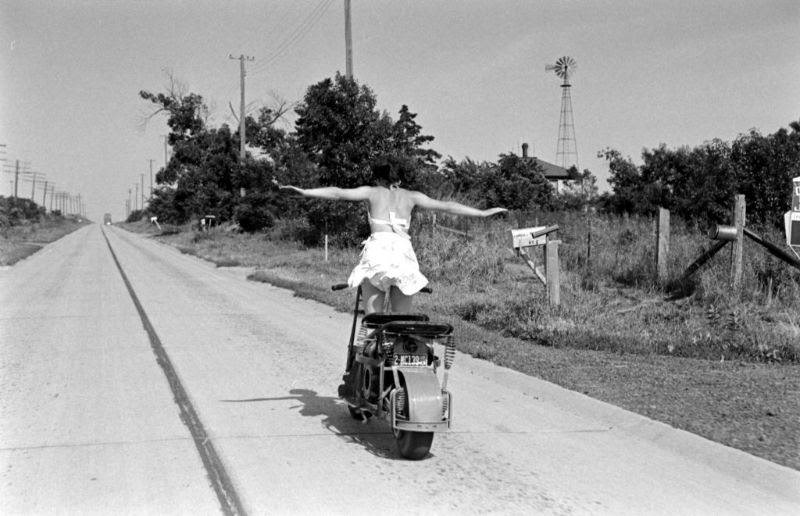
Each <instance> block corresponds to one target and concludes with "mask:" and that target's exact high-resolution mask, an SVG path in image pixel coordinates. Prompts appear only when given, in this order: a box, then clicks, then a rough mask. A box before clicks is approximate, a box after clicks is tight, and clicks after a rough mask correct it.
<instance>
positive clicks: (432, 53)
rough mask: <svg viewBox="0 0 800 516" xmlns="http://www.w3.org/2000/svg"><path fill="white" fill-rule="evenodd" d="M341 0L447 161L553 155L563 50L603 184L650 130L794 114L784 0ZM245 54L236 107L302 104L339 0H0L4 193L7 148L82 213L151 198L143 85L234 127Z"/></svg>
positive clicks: (662, 135)
mask: <svg viewBox="0 0 800 516" xmlns="http://www.w3.org/2000/svg"><path fill="white" fill-rule="evenodd" d="M351 5H352V27H353V28H352V31H353V36H352V38H353V71H354V76H355V78H356V79H357V80H358V81H359V82H360V83H362V84H366V85H367V86H369V87H370V88H371V89H372V91H373V92H374V93H375V95H376V96H377V99H378V106H379V108H380V109H382V110H385V111H387V112H388V113H389V114H390V115H392V116H393V117H394V118H396V116H397V112H398V111H399V110H400V107H401V106H402V105H403V104H407V105H408V106H409V108H410V110H411V111H412V112H414V113H417V114H418V116H417V122H418V123H419V124H420V125H421V126H422V128H423V132H424V133H425V134H429V135H432V136H434V137H435V140H434V141H433V143H432V145H431V147H432V148H433V149H435V150H437V151H438V152H439V153H441V154H442V155H443V156H444V157H448V156H452V157H453V158H455V159H456V160H458V161H460V160H462V159H464V158H467V157H469V158H471V159H473V160H476V161H484V160H486V161H496V160H497V157H498V155H499V154H501V153H508V152H515V153H517V154H520V153H521V144H522V143H523V142H527V143H529V145H530V153H531V154H533V155H536V156H537V157H539V158H541V159H543V160H546V161H550V162H555V161H556V146H557V138H558V127H559V115H560V106H561V87H560V79H559V78H558V77H556V76H555V75H554V74H553V72H547V71H545V66H546V65H548V64H552V63H554V62H555V61H556V59H558V58H559V57H561V56H570V57H572V58H573V59H575V61H576V62H577V68H576V73H575V74H574V76H573V77H572V79H571V84H572V88H571V97H572V109H573V116H574V127H575V139H576V144H577V149H578V166H579V168H581V169H589V170H590V171H591V172H592V173H593V174H594V175H595V176H597V177H598V178H599V180H600V181H599V182H600V185H601V187H605V180H606V179H607V177H608V167H607V163H606V162H605V161H604V160H602V159H601V158H598V157H597V153H598V152H599V151H602V150H603V149H606V148H613V149H617V150H619V151H620V152H621V153H622V154H623V155H625V156H630V157H631V158H632V159H633V160H634V162H636V163H639V162H640V161H641V159H640V157H641V152H642V150H643V149H650V148H654V147H657V146H659V145H660V144H662V143H663V144H666V145H667V146H668V147H670V148H675V147H679V146H682V145H689V146H695V145H700V144H702V143H703V142H705V141H708V140H711V139H714V138H720V139H723V140H727V141H731V140H733V139H734V138H736V137H737V136H738V135H739V134H742V133H746V132H748V131H749V130H751V129H756V130H758V131H760V132H761V133H762V134H769V133H773V132H775V131H776V130H778V129H779V128H781V127H788V125H789V123H790V122H791V121H793V120H798V119H800V87H798V85H799V84H800V50H798V49H800V2H798V1H797V0H746V1H743V0H725V1H717V0H704V1H702V2H698V1H696V0H668V1H662V0H654V1H648V0H596V1H588V0H587V1H579V0H558V1H556V0H551V1H539V0H527V1H521V0H504V1H500V0H481V1H476V0H460V1H452V0H441V1H440V0H427V1H422V0H419V1H414V0H409V1H403V2H400V1H391V0H352V3H351ZM242 54H244V55H247V56H251V57H252V58H253V60H252V61H249V62H247V64H246V66H247V78H246V97H247V103H248V106H249V109H250V110H252V111H255V110H257V109H258V108H259V107H261V106H265V105H274V104H275V103H276V102H280V101H285V102H287V103H295V102H298V101H301V100H302V98H303V95H304V93H305V91H306V89H307V88H308V86H310V85H312V84H315V83H317V82H319V81H321V80H323V79H325V78H327V77H332V76H333V75H335V74H336V72H337V71H341V72H344V70H345V40H344V0H259V1H254V0H253V1H237V0H229V1H222V0H218V1H214V2H212V1H207V0H192V1H179V0H158V1H149V0H148V1H142V0H104V1H99V0H94V1H91V0H81V1H79V0H62V1H37V0H0V159H5V160H6V161H5V162H4V164H5V167H4V170H5V171H4V173H2V175H0V195H10V194H12V193H13V179H14V174H13V168H14V166H15V164H16V160H20V161H21V162H23V163H24V164H27V166H28V168H29V169H30V170H32V171H35V172H38V173H41V174H44V176H43V177H44V179H46V180H47V181H49V182H51V184H53V183H55V185H56V189H57V190H60V191H66V192H70V193H71V194H73V195H77V194H80V195H81V198H82V199H83V200H84V202H85V205H86V211H87V215H88V216H89V218H91V219H93V220H97V221H99V220H101V219H102V214H103V213H105V212H110V213H111V214H112V216H113V217H114V218H115V220H119V219H120V218H121V217H122V216H123V215H124V211H125V201H126V199H127V198H128V190H129V189H130V190H134V185H135V184H138V183H141V181H142V174H144V184H145V190H146V191H147V192H149V188H150V166H151V163H152V166H153V171H154V172H155V171H157V170H158V169H159V168H160V167H163V165H164V140H163V135H165V134H167V132H168V129H167V126H166V123H165V119H164V118H163V117H161V116H156V117H154V118H151V119H150V120H149V121H147V122H146V123H145V121H146V119H147V116H148V114H150V113H152V106H151V105H149V104H148V102H146V101H144V100H142V99H141V98H140V97H139V91H140V90H148V91H152V92H161V91H166V89H167V86H168V83H169V80H168V73H171V74H172V76H173V77H175V78H176V79H177V80H179V81H180V82H181V83H183V84H184V85H185V86H186V88H187V91H191V92H194V93H198V94H200V95H202V96H203V98H204V99H205V100H206V102H207V103H208V104H209V106H210V107H211V119H210V123H211V124H212V125H221V124H223V123H228V124H230V125H232V126H235V125H236V122H235V119H234V118H233V117H232V115H231V113H230V109H229V103H232V104H233V105H234V106H235V107H236V109H238V105H239V61H238V60H235V59H231V58H230V57H231V56H234V57H238V56H239V55H242ZM291 121H292V119H291V117H290V118H289V119H288V120H287V121H286V124H287V125H286V127H287V128H289V129H290V128H291ZM2 145H5V146H4V147H3V146H2ZM151 160H152V161H151ZM9 170H11V171H12V172H9ZM40 181H41V180H40ZM31 187H32V185H31V184H30V183H28V182H23V183H20V186H19V192H20V195H21V196H30V193H31ZM42 194H43V190H42V189H41V188H39V189H37V193H36V200H37V201H38V202H41V196H42ZM48 204H49V203H48Z"/></svg>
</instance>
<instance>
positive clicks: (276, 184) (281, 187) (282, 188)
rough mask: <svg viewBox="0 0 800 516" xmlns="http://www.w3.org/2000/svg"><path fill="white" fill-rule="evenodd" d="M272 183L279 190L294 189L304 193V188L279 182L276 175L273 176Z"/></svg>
mask: <svg viewBox="0 0 800 516" xmlns="http://www.w3.org/2000/svg"><path fill="white" fill-rule="evenodd" d="M272 184H273V185H275V186H277V187H278V190H292V191H294V192H297V193H299V194H303V193H304V190H303V189H302V188H298V187H296V186H292V185H282V184H280V183H278V180H277V179H275V178H274V177H273V178H272Z"/></svg>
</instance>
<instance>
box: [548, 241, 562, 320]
mask: <svg viewBox="0 0 800 516" xmlns="http://www.w3.org/2000/svg"><path fill="white" fill-rule="evenodd" d="M560 243H561V241H560V240H548V241H547V243H546V244H545V246H544V249H545V262H544V263H545V276H546V277H547V298H548V300H549V302H550V306H558V305H560V304H561V283H560V281H559V277H558V276H559V275H558V244H560Z"/></svg>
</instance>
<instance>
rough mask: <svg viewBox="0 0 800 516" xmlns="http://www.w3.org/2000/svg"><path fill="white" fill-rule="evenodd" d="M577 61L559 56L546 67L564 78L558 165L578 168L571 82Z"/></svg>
mask: <svg viewBox="0 0 800 516" xmlns="http://www.w3.org/2000/svg"><path fill="white" fill-rule="evenodd" d="M576 68H577V63H575V60H574V59H572V58H571V57H568V56H564V57H559V58H558V60H557V61H556V64H553V65H547V66H545V67H544V69H545V71H546V72H555V73H556V75H558V76H559V77H561V78H562V79H563V82H562V83H561V119H560V120H559V122H558V144H557V145H556V165H558V166H560V167H563V168H569V167H571V166H572V165H575V167H576V168H578V145H577V143H576V141H575V122H574V121H573V119H572V98H571V97H570V93H569V89H570V87H571V86H572V85H571V84H570V83H569V80H570V78H571V77H572V74H574V73H575V69H576Z"/></svg>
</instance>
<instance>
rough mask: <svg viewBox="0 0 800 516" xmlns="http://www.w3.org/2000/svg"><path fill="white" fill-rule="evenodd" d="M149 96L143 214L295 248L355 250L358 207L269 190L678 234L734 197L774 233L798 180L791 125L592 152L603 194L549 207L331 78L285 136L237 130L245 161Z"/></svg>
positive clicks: (549, 200)
mask: <svg viewBox="0 0 800 516" xmlns="http://www.w3.org/2000/svg"><path fill="white" fill-rule="evenodd" d="M170 79H171V81H170V87H169V88H168V91H166V92H163V93H152V92H148V91H141V92H140V96H141V97H142V98H143V99H145V100H147V101H150V102H151V103H152V104H154V106H155V111H154V112H153V114H154V115H155V114H157V113H164V114H165V115H166V117H167V124H168V126H169V128H170V134H169V136H168V142H169V145H170V146H171V147H172V150H173V152H172V155H171V158H170V160H169V162H168V163H167V165H166V166H165V167H164V168H162V169H161V170H159V171H158V173H157V174H156V183H157V185H158V187H157V189H156V190H155V192H154V195H153V199H152V201H151V203H150V205H149V206H148V208H147V209H146V210H145V212H134V213H133V214H132V216H133V217H135V218H139V217H141V216H143V215H156V216H158V217H159V221H163V222H168V223H173V224H183V223H186V222H188V221H190V220H193V219H199V218H201V217H204V216H206V215H214V216H215V217H216V220H217V221H220V222H224V221H235V222H237V223H238V224H239V226H240V227H241V228H242V229H243V230H245V231H259V230H262V229H266V228H269V227H271V226H272V225H273V224H274V223H275V221H276V220H277V219H282V220H283V222H284V226H286V222H287V221H292V223H291V224H290V225H291V227H293V228H294V231H295V238H297V239H298V240H301V241H304V242H306V243H308V244H312V243H317V242H319V241H320V238H321V235H322V234H323V233H324V234H329V235H330V236H332V237H333V238H334V241H338V242H339V243H341V244H344V245H351V244H354V243H357V242H359V241H360V240H361V239H362V238H363V237H364V235H365V234H366V233H368V231H369V230H368V226H367V224H366V218H365V216H364V212H363V209H364V208H363V207H362V206H360V205H358V204H350V203H331V202H325V201H314V200H307V199H301V198H298V197H291V196H288V195H287V194H286V193H279V192H278V191H277V189H276V187H275V185H274V183H273V179H275V180H277V181H278V182H280V183H281V184H295V185H298V186H303V187H308V186H317V185H325V186H339V187H345V188H347V187H355V186H360V185H363V184H369V183H370V179H371V178H370V174H371V172H370V171H371V170H372V168H373V167H374V166H376V165H379V164H383V165H389V166H390V167H391V169H392V170H393V173H394V174H396V176H397V177H398V179H400V180H401V181H402V185H403V186H405V187H407V188H414V189H419V190H422V191H424V192H426V193H428V194H429V195H432V196H436V197H438V198H455V199H458V200H462V201H465V202H468V203H470V204H473V205H476V206H478V207H485V206H490V205H492V206H497V205H500V206H505V207H507V208H509V209H514V210H529V209H534V208H535V209H549V210H559V209H583V208H584V207H586V206H594V207H596V208H598V209H600V210H603V211H608V212H614V213H624V212H627V213H630V214H650V213H653V212H654V211H655V210H656V209H657V207H658V206H663V207H666V208H669V209H671V210H672V211H673V212H674V213H675V215H676V216H679V217H683V218H685V219H686V220H687V221H697V222H699V223H715V222H720V221H723V220H726V218H727V215H728V213H729V212H730V208H731V202H732V198H733V195H734V193H743V194H745V195H747V202H748V219H750V220H752V219H755V220H760V221H770V222H775V223H776V224H777V223H778V221H779V220H780V219H779V218H776V214H778V213H781V214H782V213H783V211H786V210H787V209H788V206H789V199H790V186H791V178H792V177H794V176H796V175H800V124H799V123H797V122H792V123H791V124H790V127H791V129H790V130H787V129H780V130H779V131H778V132H777V133H775V134H773V135H769V136H761V135H760V134H759V133H757V132H755V131H752V132H750V133H749V134H747V135H743V136H740V137H739V138H738V139H737V140H736V141H735V142H733V143H732V144H728V143H725V142H721V141H718V140H714V141H712V142H710V143H706V144H703V145H701V146H699V147H696V148H694V149H690V148H679V149H676V150H671V149H667V148H666V147H665V146H663V145H662V146H661V147H659V148H657V149H654V150H652V151H644V153H643V159H644V164H643V165H641V166H636V165H634V164H633V163H632V161H631V160H630V159H629V158H623V157H622V156H621V155H620V154H619V152H617V151H615V150H613V149H607V150H606V151H604V156H605V158H606V159H607V160H608V162H609V165H610V170H611V178H610V181H609V182H610V185H611V187H612V191H611V192H610V193H605V194H603V195H598V190H597V186H596V179H595V177H594V176H593V174H592V173H591V172H590V171H588V170H584V171H583V172H579V171H578V170H576V169H574V168H573V169H571V170H570V175H571V177H572V180H571V181H568V182H567V184H566V188H565V189H563V190H562V192H560V193H558V194H557V193H556V192H555V189H554V187H553V184H552V183H551V182H550V181H548V180H547V179H545V177H544V175H543V171H542V169H541V167H540V166H539V165H538V163H537V162H536V160H532V159H527V158H523V157H520V156H517V155H516V154H513V153H510V154H501V155H500V156H499V157H498V160H497V161H496V162H475V161H472V160H470V159H469V158H465V159H463V160H461V161H457V160H455V159H453V158H452V157H448V158H447V159H445V160H443V161H441V164H440V165H437V163H438V162H439V161H440V158H441V155H440V154H439V153H437V152H436V151H435V150H433V149H431V148H430V143H431V142H432V141H433V139H434V138H433V136H429V135H425V134H423V132H422V127H421V126H420V125H419V124H418V123H417V122H416V117H417V115H416V114H415V113H412V112H411V111H410V110H409V108H408V106H405V105H403V106H402V108H401V109H400V111H399V112H398V115H397V118H396V119H394V118H392V117H391V116H390V115H389V114H388V113H386V112H385V111H380V110H379V109H378V108H377V107H376V106H377V99H376V96H375V94H374V93H373V92H372V91H371V90H370V89H369V88H368V87H367V86H365V85H360V84H359V83H358V82H357V81H355V80H353V79H348V78H346V77H344V76H342V75H339V74H337V75H336V77H334V78H328V79H325V80H323V81H321V82H319V83H317V84H313V85H311V86H310V87H309V88H308V90H307V92H306V94H305V96H304V98H303V100H302V101H301V102H299V103H298V104H297V105H296V106H294V107H293V109H294V113H295V115H296V119H295V122H294V128H293V130H292V131H287V130H286V129H284V128H282V125H281V124H280V122H281V121H282V120H283V118H284V115H285V114H286V112H287V111H288V109H290V108H289V106H288V105H287V104H286V103H280V104H278V105H275V106H271V107H263V108H261V109H260V110H259V111H258V112H257V113H256V114H255V115H254V116H247V117H246V119H245V123H246V131H245V132H246V143H247V148H248V153H247V158H246V159H245V160H244V161H243V162H242V160H240V158H239V142H240V136H239V131H238V130H231V128H230V127H229V126H228V125H226V124H223V125H221V126H220V127H211V126H210V125H209V124H208V123H207V119H208V115H209V110H208V107H207V106H206V104H205V102H204V100H203V98H202V96H200V95H197V94H195V93H186V92H185V88H184V87H182V85H180V84H179V83H178V82H177V81H175V80H174V79H173V78H172V77H170Z"/></svg>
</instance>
